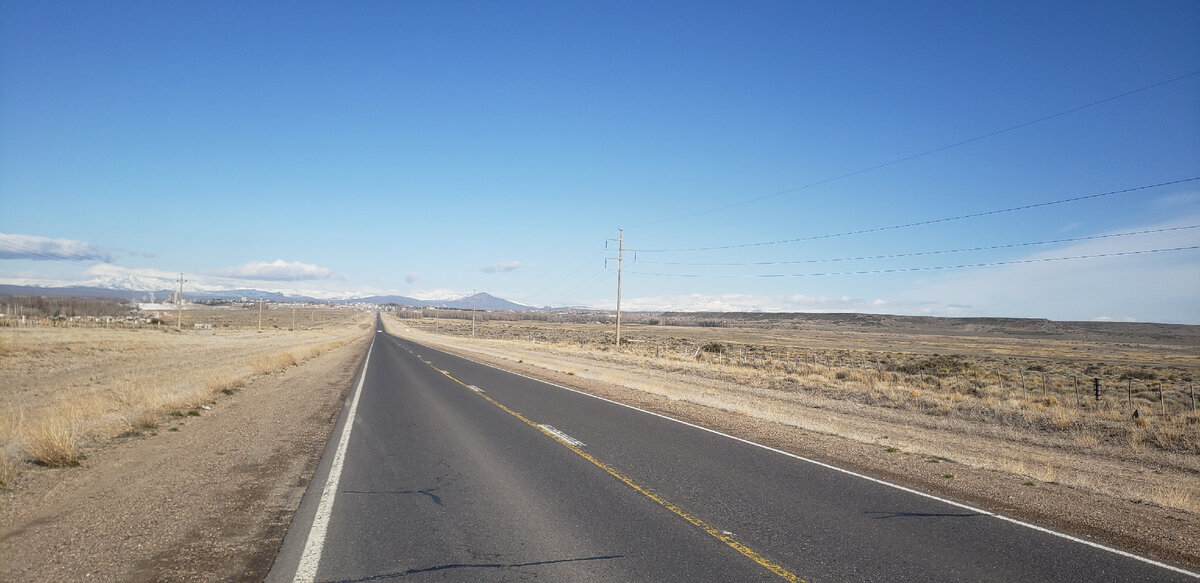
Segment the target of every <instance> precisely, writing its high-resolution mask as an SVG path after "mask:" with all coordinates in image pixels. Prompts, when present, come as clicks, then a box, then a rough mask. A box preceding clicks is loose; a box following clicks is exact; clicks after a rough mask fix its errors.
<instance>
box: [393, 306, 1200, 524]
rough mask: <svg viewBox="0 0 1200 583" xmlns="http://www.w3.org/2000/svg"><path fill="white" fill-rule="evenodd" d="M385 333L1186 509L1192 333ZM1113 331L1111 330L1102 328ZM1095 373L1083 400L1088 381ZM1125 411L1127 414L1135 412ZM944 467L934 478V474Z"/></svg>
mask: <svg viewBox="0 0 1200 583" xmlns="http://www.w3.org/2000/svg"><path fill="white" fill-rule="evenodd" d="M389 325H390V327H391V328H392V329H393V330H395V331H400V332H402V333H404V334H407V335H410V336H414V337H418V338H417V339H418V340H423V341H427V342H437V343H440V344H442V345H444V346H447V347H452V348H456V349H459V350H464V351H470V352H472V353H476V354H480V355H488V356H490V357H492V358H494V359H499V360H506V361H508V362H512V363H521V364H523V365H532V366H536V367H541V368H543V369H546V370H550V371H557V372H561V373H565V374H567V375H570V378H572V379H584V380H594V381H599V382H602V383H607V384H609V385H612V386H616V387H621V388H622V389H624V390H628V391H637V392H642V393H647V394H653V395H657V396H661V397H665V398H666V399H668V400H670V401H680V402H687V403H693V404H696V405H701V406H704V407H707V408H708V409H709V410H711V411H713V412H714V414H715V415H717V416H720V417H722V419H721V421H720V422H721V423H722V424H726V425H728V424H730V423H733V424H736V423H737V422H738V421H737V420H738V419H753V420H759V421H766V422H770V423H774V424H776V426H777V427H778V428H779V431H781V432H782V431H788V430H796V431H811V432H817V433H820V434H824V435H833V436H839V437H843V438H847V439H848V440H850V441H851V442H856V443H860V444H868V445H870V446H872V447H878V448H881V449H884V451H888V452H892V451H895V452H904V453H908V454H913V455H917V456H922V457H924V458H925V459H926V461H929V462H933V463H937V462H947V463H958V464H963V465H965V466H968V467H974V468H980V469H986V470H992V471H998V472H1002V473H1004V474H1007V475H1013V476H1015V477H1017V479H1018V480H1020V481H1018V482H1016V483H1018V484H1022V483H1023V484H1024V485H1025V486H1035V485H1036V484H1056V485H1064V486H1068V487H1070V488H1074V489H1078V490H1080V491H1084V492H1091V493H1094V494H1098V495H1103V496H1109V497H1115V498H1119V499H1121V500H1125V501H1131V502H1136V503H1138V504H1152V505H1157V506H1160V507H1162V508H1167V509H1172V510H1177V511H1182V512H1185V513H1188V514H1189V515H1191V516H1193V518H1194V517H1195V515H1197V514H1200V416H1198V415H1197V413H1196V411H1195V408H1194V407H1195V402H1194V393H1193V392H1192V391H1194V389H1193V387H1192V384H1193V382H1194V379H1195V378H1196V377H1197V376H1198V375H1200V359H1198V358H1197V348H1198V346H1200V338H1197V336H1196V332H1195V328H1194V327H1192V328H1179V327H1175V328H1174V329H1172V330H1170V331H1169V332H1170V333H1166V334H1156V333H1155V332H1154V331H1150V332H1146V333H1139V334H1136V335H1129V336H1124V335H1119V334H1118V335H1115V336H1113V335H1109V337H1106V336H1105V334H1106V333H1105V332H1103V331H1101V332H1097V333H1091V332H1089V333H1088V334H1086V335H1084V336H1085V337H1081V336H1079V335H1075V336H1072V335H1064V336H1061V337H1057V338H1056V337H1047V335H1038V334H1025V335H1023V334H991V333H981V332H977V331H976V332H971V331H965V332H964V331H963V330H947V331H945V333H929V332H928V331H925V332H923V333H919V334H906V333H905V332H904V331H903V330H886V331H882V332H869V331H862V330H847V329H838V327H836V326H833V327H827V329H807V330H794V329H793V330H789V329H772V328H771V327H769V326H766V327H763V326H759V327H744V328H743V327H738V326H737V323H736V322H735V323H732V324H729V323H722V324H721V325H720V326H710V327H695V326H687V327H685V326H664V325H636V324H635V325H626V326H623V330H622V331H623V339H622V345H621V347H620V349H619V350H618V349H617V347H616V346H615V344H614V342H613V334H614V330H613V326H611V325H606V324H565V323H551V322H528V321H511V322H506V321H495V320H493V321H487V322H480V323H478V324H476V325H475V327H474V330H475V331H474V336H475V337H474V338H472V326H471V323H470V322H464V321H461V320H450V319H446V318H442V319H439V320H435V319H432V318H415V319H403V320H398V319H390V320H389ZM1118 329H1119V328H1118ZM1096 379H1099V381H1100V391H1099V397H1097V396H1096V389H1095V386H1096V385H1095V382H1096ZM1135 412H1136V413H1135ZM947 475H950V474H947Z"/></svg>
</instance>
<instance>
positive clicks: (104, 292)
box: [0, 281, 537, 311]
mask: <svg viewBox="0 0 1200 583" xmlns="http://www.w3.org/2000/svg"><path fill="white" fill-rule="evenodd" d="M105 283H106V284H107V285H102V286H69V287H41V286H30V285H0V295H16V296H48V297H64V296H74V297H103V298H122V299H143V298H146V297H147V296H150V295H151V294H153V295H154V296H155V297H157V298H159V299H162V298H167V297H171V294H172V293H173V290H170V289H166V288H150V289H147V287H148V286H146V285H144V284H143V282H129V283H132V284H133V285H131V286H130V287H121V286H120V282H116V281H108V282H105ZM183 297H184V299H185V300H190V301H196V300H231V301H238V300H241V299H242V298H245V299H247V300H257V299H258V298H262V299H264V300H267V301H269V302H335V303H355V302H363V303H369V304H397V305H401V306H412V307H417V308H426V307H437V308H457V309H463V310H469V309H471V308H472V307H474V308H475V309H477V310H491V311H505V310H536V309H537V308H533V307H530V306H524V305H521V304H518V303H515V302H510V301H508V300H506V299H503V298H498V297H496V296H493V295H491V294H488V293H483V292H481V293H477V294H475V295H473V296H467V297H463V298H458V299H455V300H418V299H415V298H410V297H405V296H392V295H389V296H366V297H356V298H347V299H339V300H326V299H320V298H313V297H309V296H304V295H288V294H283V293H280V292H268V291H261V290H256V289H231V290H208V291H200V290H189V289H187V287H186V286H185V287H184V290H183Z"/></svg>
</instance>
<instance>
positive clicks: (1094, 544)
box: [427, 347, 1200, 579]
mask: <svg viewBox="0 0 1200 583" xmlns="http://www.w3.org/2000/svg"><path fill="white" fill-rule="evenodd" d="M427 348H428V347H427ZM442 352H444V351H442ZM446 354H450V356H457V357H458V358H461V359H463V360H468V361H470V362H473V363H475V364H481V365H483V366H486V367H488V368H494V369H496V370H499V371H503V372H507V373H509V374H514V375H517V376H519V377H522V378H526V379H529V380H531V381H535V382H539V383H543V384H546V385H550V386H552V387H557V388H560V389H563V390H565V391H571V392H572V393H578V394H580V395H583V396H585V397H591V398H593V399H599V400H601V401H605V402H607V403H612V404H614V405H620V406H622V407H625V408H627V409H633V410H634V411H640V412H642V413H645V414H647V415H653V416H655V417H660V418H662V419H666V420H668V421H674V422H675V423H679V424H681V425H686V426H688V427H692V428H695V429H699V430H701V431H707V432H709V433H712V434H715V435H720V436H721V437H727V438H729V439H732V440H734V441H740V442H742V443H745V444H747V445H752V446H754V447H759V448H762V449H765V450H767V451H771V452H775V453H778V454H782V455H785V456H788V457H790V458H794V459H797V460H800V461H804V462H808V463H810V464H816V465H818V466H821V467H823V468H827V469H830V470H834V471H837V472H841V473H843V474H847V475H850V476H854V477H856V478H862V479H864V480H868V481H871V482H875V483H876V484H881V485H884V486H888V487H890V488H895V489H897V490H901V491H904V492H908V493H910V494H916V495H917V496H922V497H925V498H929V499H931V500H937V501H938V502H942V503H944V504H949V505H951V506H957V507H959V508H962V509H964V510H969V511H971V512H975V513H978V514H983V515H986V516H991V517H994V518H998V519H1000V520H1003V521H1006V522H1011V523H1013V524H1017V525H1020V526H1024V527H1026V528H1031V529H1033V530H1036V531H1040V532H1044V533H1046V534H1051V535H1054V536H1057V537H1059V538H1063V539H1066V540H1069V541H1073V542H1077V543H1079V544H1083V545H1087V546H1089V547H1093V548H1097V549H1100V550H1103V551H1108V552H1110V553H1113V554H1117V555H1121V556H1123V557H1127V558H1130V559H1134V560H1136V561H1141V562H1143V563H1146V564H1148V565H1154V566H1155V567H1161V568H1163V569H1167V570H1169V571H1175V572H1176V573H1182V574H1184V575H1188V576H1190V577H1193V578H1196V579H1200V573H1195V572H1192V571H1188V570H1187V569H1184V568H1181V567H1176V566H1174V565H1168V564H1166V563H1162V562H1159V561H1156V560H1154V559H1151V558H1148V557H1143V556H1141V555H1137V554H1134V553H1131V552H1129V551H1123V550H1121V549H1117V548H1113V547H1110V546H1107V545H1102V544H1100V543H1098V542H1094V541H1090V540H1087V539H1083V538H1079V537H1076V536H1073V535H1069V534H1066V533H1064V532H1058V531H1056V530H1051V529H1049V528H1046V527H1044V526H1038V525H1036V524H1032V523H1029V522H1025V521H1022V520H1018V519H1016V518H1011V517H1008V516H1004V515H1003V514H997V513H995V512H992V511H990V510H984V509H982V508H976V507H974V506H968V505H966V504H963V503H961V502H955V501H953V500H948V499H946V498H941V497H938V496H935V495H933V494H930V493H928V492H922V491H920V490H914V489H912V488H909V487H907V486H901V485H900V484H895V483H892V482H888V481H886V480H881V479H879V478H873V477H871V476H868V475H865V474H860V473H858V472H855V471H852V470H847V469H845V468H839V467H837V466H835V465H831V464H827V463H825V462H822V461H818V460H814V459H812V458H807V457H804V456H802V455H797V454H794V453H791V452H788V451H784V450H782V449H776V448H774V447H771V446H769V445H763V444H761V443H756V442H753V441H750V440H749V439H745V438H742V437H738V436H736V435H730V434H728V433H722V432H720V431H717V430H715V429H709V428H708V427H704V426H701V425H696V424H695V423H689V422H687V421H683V420H680V419H676V418H674V417H669V416H667V415H663V414H662V413H655V412H654V411H647V410H645V409H641V408H638V407H635V406H633V405H630V404H627V403H622V402H620V401H614V400H612V399H608V398H605V397H600V396H597V395H593V394H591V393H586V392H584V391H580V390H579V389H572V388H571V387H565V386H563V385H559V384H556V383H552V382H550V381H545V380H542V379H539V378H534V377H531V376H529V375H526V374H522V373H519V372H515V371H511V370H508V369H505V368H501V367H499V366H496V365H494V364H490V363H487V362H482V361H478V360H475V359H473V358H468V357H466V356H460V355H457V354H451V353H446Z"/></svg>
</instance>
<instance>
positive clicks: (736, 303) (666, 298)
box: [587, 293, 890, 313]
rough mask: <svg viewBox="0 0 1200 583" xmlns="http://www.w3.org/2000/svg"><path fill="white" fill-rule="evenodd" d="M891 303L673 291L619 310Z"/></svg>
mask: <svg viewBox="0 0 1200 583" xmlns="http://www.w3.org/2000/svg"><path fill="white" fill-rule="evenodd" d="M615 304H616V302H615V300H611V299H610V300H601V301H595V302H589V303H588V304H587V305H589V306H590V307H593V308H597V309H610V310H611V309H613V308H614V307H615ZM889 307H890V304H889V303H888V302H886V301H884V300H882V299H875V300H863V299H856V298H850V297H840V298H826V297H814V296H806V295H804V294H790V295H753V294H736V293H731V294H711V295H709V294H676V295H661V296H650V297H640V298H627V299H624V300H622V301H621V309H622V310H629V311H639V312H874V313H879V312H882V311H886V310H887V308H889Z"/></svg>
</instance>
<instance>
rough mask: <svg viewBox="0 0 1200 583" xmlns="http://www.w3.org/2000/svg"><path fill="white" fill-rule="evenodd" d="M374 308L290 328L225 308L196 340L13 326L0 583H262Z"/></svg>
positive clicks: (327, 313) (7, 365)
mask: <svg viewBox="0 0 1200 583" xmlns="http://www.w3.org/2000/svg"><path fill="white" fill-rule="evenodd" d="M272 312H275V313H274V314H272ZM187 314H188V313H187V312H185V319H186V315H187ZM265 315H272V316H276V317H277V319H279V320H280V321H282V320H283V319H286V320H287V321H288V323H289V324H290V321H291V312H290V310H283V309H277V310H269V309H268V310H266V311H265ZM371 315H372V313H370V312H365V311H361V310H354V309H336V310H335V309H326V310H322V311H321V312H320V313H316V314H312V315H311V320H312V321H311V322H307V323H306V324H308V325H307V326H303V327H302V326H297V328H298V330H296V331H294V332H292V331H289V330H287V329H286V328H285V327H283V326H280V327H279V328H276V327H274V326H272V325H271V324H265V325H264V331H263V332H259V331H258V318H257V311H244V312H240V313H239V312H230V311H228V310H220V309H213V310H212V312H211V313H205V311H204V310H202V309H197V310H195V311H192V313H191V317H194V318H200V319H204V320H207V321H212V320H218V319H222V318H223V319H224V321H225V322H226V325H223V326H221V327H220V328H219V329H214V330H195V329H192V330H187V329H186V328H187V326H186V322H185V330H184V331H183V332H182V333H180V332H175V331H167V330H164V329H153V328H148V329H146V328H144V329H115V330H114V329H104V328H90V327H81V328H32V327H31V328H0V391H3V393H2V398H3V401H2V402H3V408H2V409H0V413H2V415H3V417H0V443H3V444H4V450H3V456H4V457H3V462H4V465H3V481H4V487H3V490H2V491H0V500H2V501H3V502H2V505H0V581H77V580H84V579H85V578H92V579H94V580H104V581H113V580H117V581H119V580H135V581H149V580H153V581H213V580H259V579H261V578H262V576H263V575H264V574H265V572H266V569H267V568H269V567H270V564H271V561H272V560H273V558H274V554H275V552H276V550H277V548H278V545H279V542H280V541H281V540H282V537H283V534H284V532H285V531H286V528H287V524H288V522H289V521H290V520H291V513H292V512H293V511H294V509H295V506H296V505H297V504H298V503H299V497H300V495H301V494H302V493H303V490H304V487H305V485H306V484H307V480H308V479H309V476H311V474H312V471H313V468H314V467H315V464H316V460H317V458H318V456H319V455H320V452H321V451H322V448H323V447H324V444H325V441H326V439H327V437H328V435H329V431H330V430H331V428H332V425H333V422H334V420H335V419H336V417H337V415H338V413H339V412H340V410H341V404H342V401H343V399H344V396H345V394H346V391H347V390H348V389H349V387H350V385H351V384H352V379H353V375H354V374H355V372H356V370H357V367H358V365H359V363H360V362H361V359H362V356H363V354H364V353H365V351H366V343H367V341H368V340H369V338H370V336H371V335H372V333H373V332H374V329H373V327H371V326H369V319H370V318H371ZM239 316H240V317H239ZM264 319H266V318H264ZM267 321H268V322H269V321H270V320H267ZM303 328H308V329H303Z"/></svg>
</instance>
